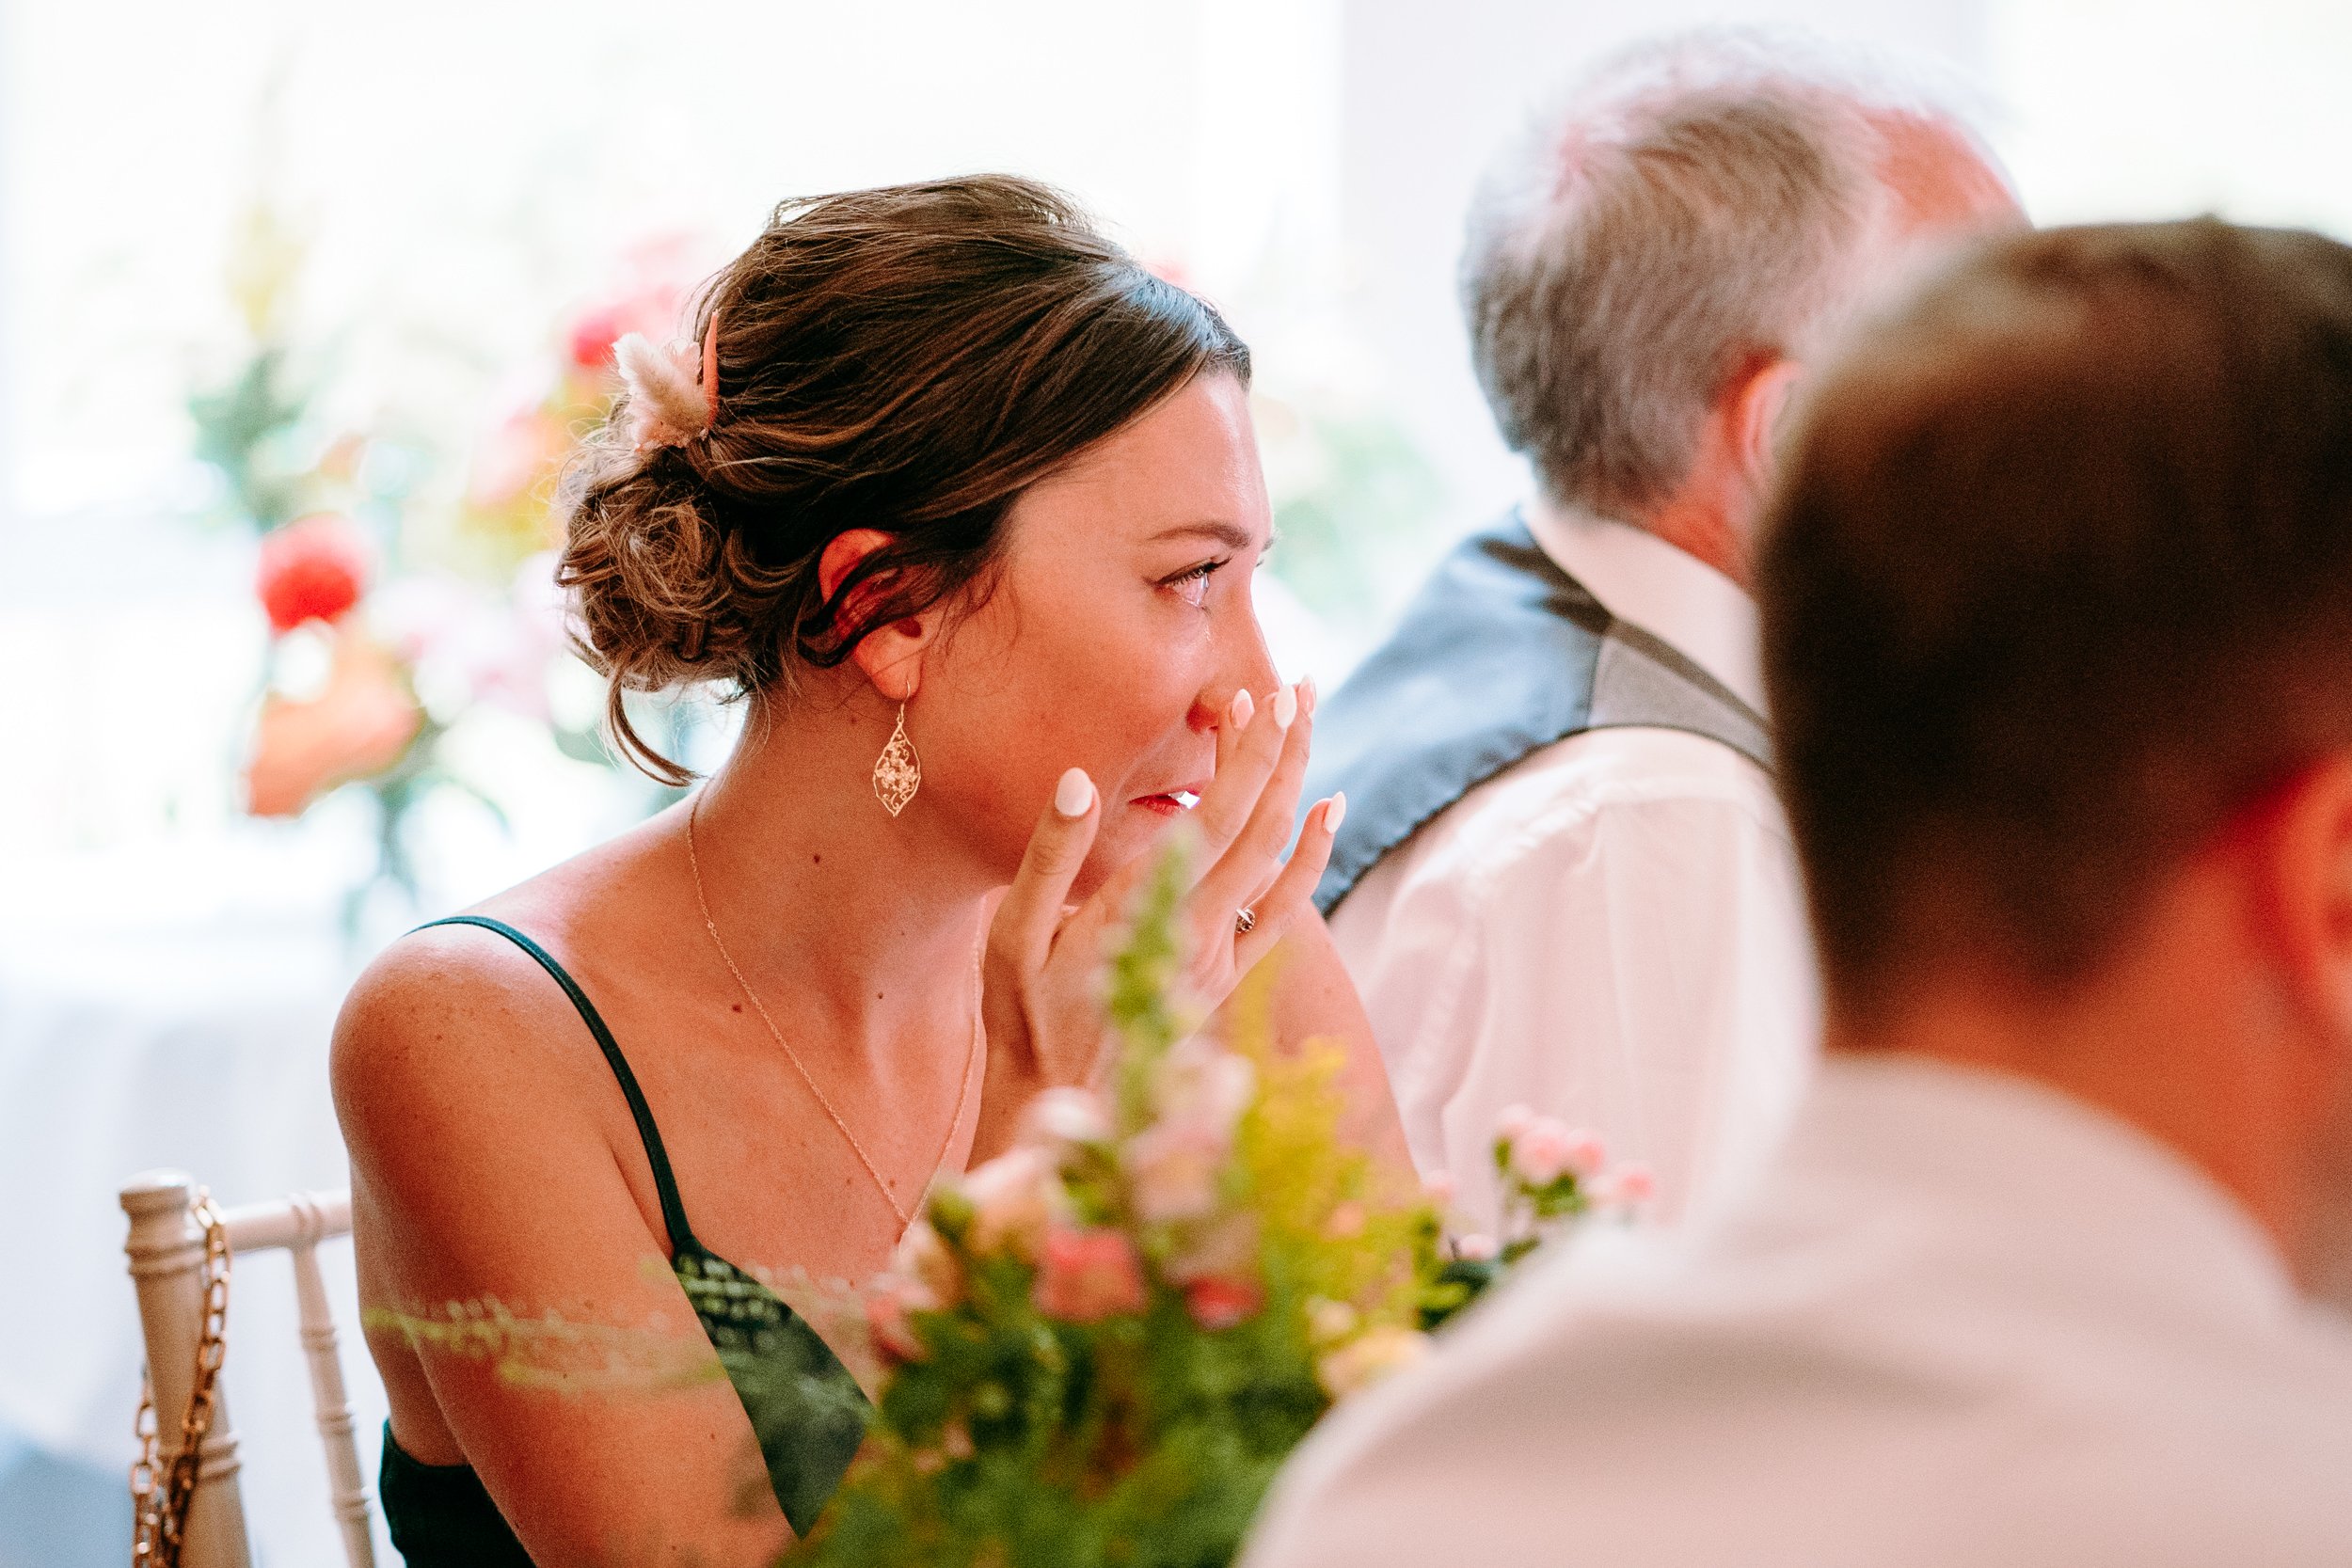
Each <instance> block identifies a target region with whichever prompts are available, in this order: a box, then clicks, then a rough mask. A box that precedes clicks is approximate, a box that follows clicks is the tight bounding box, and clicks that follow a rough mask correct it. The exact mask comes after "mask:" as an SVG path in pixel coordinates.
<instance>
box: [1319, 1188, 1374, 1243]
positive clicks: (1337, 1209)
mask: <svg viewBox="0 0 2352 1568" xmlns="http://www.w3.org/2000/svg"><path fill="white" fill-rule="evenodd" d="M1365 1218H1366V1215H1365V1213H1364V1206H1363V1205H1362V1204H1360V1203H1358V1202H1356V1201H1355V1200H1354V1199H1352V1198H1351V1199H1349V1200H1348V1201H1347V1202H1345V1203H1341V1204H1338V1205H1335V1206H1334V1207H1333V1208H1332V1210H1331V1213H1330V1217H1328V1218H1327V1219H1326V1220H1325V1221H1324V1222H1323V1233H1324V1234H1325V1235H1326V1236H1328V1237H1330V1238H1331V1239H1332V1240H1333V1241H1335V1242H1349V1241H1354V1240H1355V1239H1356V1238H1357V1237H1359V1236H1360V1235H1362V1234H1363V1233H1364V1221H1365Z"/></svg>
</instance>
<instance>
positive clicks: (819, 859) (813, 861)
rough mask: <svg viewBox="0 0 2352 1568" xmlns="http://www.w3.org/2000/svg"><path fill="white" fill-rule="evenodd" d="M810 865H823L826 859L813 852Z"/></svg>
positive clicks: (809, 860)
mask: <svg viewBox="0 0 2352 1568" xmlns="http://www.w3.org/2000/svg"><path fill="white" fill-rule="evenodd" d="M808 863H809V864H811V865H822V864H824V863H825V857H824V856H823V855H821V854H818V853H815V852H814V851H812V852H811V853H810V855H809V857H808Z"/></svg>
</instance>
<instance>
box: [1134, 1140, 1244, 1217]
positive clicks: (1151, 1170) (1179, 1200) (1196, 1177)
mask: <svg viewBox="0 0 2352 1568" xmlns="http://www.w3.org/2000/svg"><path fill="white" fill-rule="evenodd" d="M1230 1148H1232V1140H1231V1139H1230V1138H1229V1137H1227V1136H1226V1135H1225V1134H1224V1133H1223V1132H1220V1131H1218V1130H1217V1129H1216V1128H1214V1127H1210V1126H1206V1125H1204V1124H1202V1123H1200V1122H1198V1121H1192V1120H1184V1121H1163V1122H1159V1123H1157V1124H1155V1125H1153V1126H1151V1127H1147V1128H1145V1129H1144V1130H1143V1131H1142V1132H1138V1133H1136V1135H1135V1136H1134V1137H1133V1138H1131V1139H1129V1140H1128V1143H1127V1147H1126V1148H1125V1149H1124V1150H1123V1151H1122V1152H1121V1156H1120V1158H1121V1160H1122V1162H1123V1163H1124V1164H1125V1165H1126V1167H1127V1180H1128V1183H1129V1189H1130V1192H1131V1194H1132V1196H1133V1198H1134V1202H1135V1208H1136V1217H1137V1218H1139V1219H1141V1220H1142V1221H1143V1222H1144V1223H1145V1224H1146V1225H1166V1224H1168V1223H1170V1222H1171V1221H1175V1220H1190V1219H1199V1218H1200V1217H1201V1216H1202V1215H1204V1214H1207V1213H1209V1212H1211V1211H1213V1210H1215V1209H1216V1189H1217V1177H1218V1176H1219V1175H1220V1174H1221V1173H1222V1172H1223V1170H1224V1169H1225V1156H1226V1153H1227V1151H1228V1150H1229V1149H1230Z"/></svg>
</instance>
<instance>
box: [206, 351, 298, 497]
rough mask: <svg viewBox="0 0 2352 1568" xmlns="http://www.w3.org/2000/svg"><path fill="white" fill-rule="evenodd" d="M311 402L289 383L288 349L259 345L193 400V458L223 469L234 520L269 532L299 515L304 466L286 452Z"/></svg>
mask: <svg viewBox="0 0 2352 1568" xmlns="http://www.w3.org/2000/svg"><path fill="white" fill-rule="evenodd" d="M308 403H309V399H308V397H307V395H306V394H304V393H302V392H299V391H296V390H294V388H291V387H289V386H288V385H287V376H286V355H285V351H284V350H283V349H281V348H278V347H277V346H276V345H275V344H263V345H262V346H260V347H257V348H256V349H255V350H254V351H253V353H252V354H251V355H250V356H247V358H246V362H245V364H244V366H243V368H241V369H240V370H239V371H238V372H237V373H236V374H235V375H233V376H231V377H230V379H229V381H228V382H227V383H226V384H225V385H223V386H221V387H218V388H215V389H213V390H210V391H204V392H199V393H197V394H195V395H194V396H192V397H190V398H189V399H188V415H189V417H190V418H191V419H193V420H195V421H196V455H197V456H198V457H199V458H201V459H202V460H203V461H205V462H207V463H209V464H211V465H212V466H213V467H215V468H216V469H218V470H219V471H220V476H221V478H222V479H223V480H224V481H225V482H226V483H227V484H228V487H229V499H230V505H231V507H232V508H233V509H234V511H235V513H236V515H238V516H239V517H241V518H243V519H244V520H245V521H246V523H248V524H249V525H251V527H252V528H253V530H254V531H255V532H257V533H266V532H268V531H270V530H271V529H274V528H276V527H278V524H280V523H283V522H285V521H287V520H288V519H290V518H292V517H293V516H294V515H295V513H296V512H297V511H299V510H300V508H301V505H302V499H303V487H304V485H305V483H307V482H308V477H309V475H308V468H309V466H308V465H307V464H296V463H293V462H290V461H288V460H287V459H286V457H285V456H284V454H283V452H282V448H283V446H284V445H285V443H286V441H287V439H288V438H289V437H290V436H292V434H293V432H294V427H295V425H296V424H297V423H299V422H300V420H301V419H302V415H303V410H304V408H305V407H306V406H307V404H308Z"/></svg>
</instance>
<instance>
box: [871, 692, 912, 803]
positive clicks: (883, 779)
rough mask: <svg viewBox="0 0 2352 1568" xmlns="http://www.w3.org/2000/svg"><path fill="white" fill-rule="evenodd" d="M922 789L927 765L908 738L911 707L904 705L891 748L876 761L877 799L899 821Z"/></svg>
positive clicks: (875, 782) (875, 787)
mask: <svg viewBox="0 0 2352 1568" xmlns="http://www.w3.org/2000/svg"><path fill="white" fill-rule="evenodd" d="M922 787H923V762H922V759H921V758H920V757H917V756H916V755H915V754H914V742H913V741H912V740H909V739H908V738H907V705H906V704H904V703H900V704H899V705H898V725H897V727H896V728H894V729H893V730H892V731H891V732H890V741H889V744H887V745H885V746H884V747H883V748H882V755H881V756H879V757H876V758H875V759H874V799H875V800H880V801H881V802H882V810H884V811H886V812H888V813H889V814H890V815H891V816H894V817H895V816H898V814H899V813H900V812H902V811H904V810H906V809H907V802H908V801H909V800H914V793H915V791H916V790H919V789H921V788H922Z"/></svg>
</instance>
